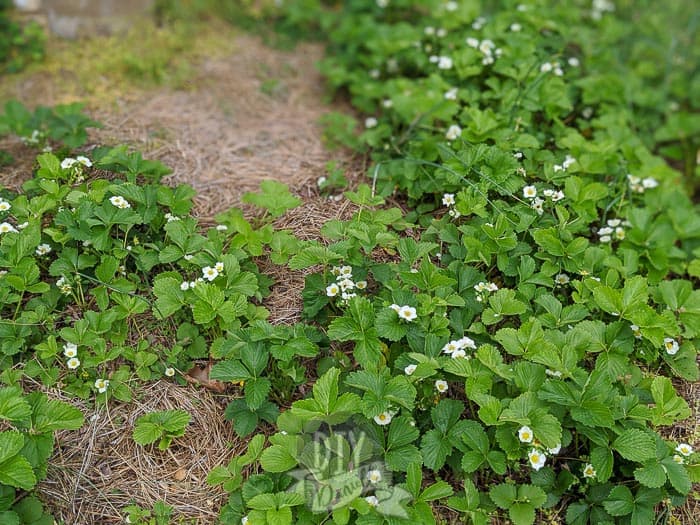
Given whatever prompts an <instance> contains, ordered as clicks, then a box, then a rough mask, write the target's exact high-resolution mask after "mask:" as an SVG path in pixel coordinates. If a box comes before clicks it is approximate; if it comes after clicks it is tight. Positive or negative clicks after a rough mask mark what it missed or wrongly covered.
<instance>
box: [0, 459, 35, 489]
mask: <svg viewBox="0 0 700 525" xmlns="http://www.w3.org/2000/svg"><path fill="white" fill-rule="evenodd" d="M0 483H4V484H5V485H10V486H11V487H17V488H19V489H24V490H31V489H32V488H34V485H36V483H37V479H36V476H35V475H34V470H33V469H32V466H31V465H30V464H29V461H27V458H25V457H24V456H13V457H11V458H10V459H8V460H6V461H3V462H2V463H0Z"/></svg>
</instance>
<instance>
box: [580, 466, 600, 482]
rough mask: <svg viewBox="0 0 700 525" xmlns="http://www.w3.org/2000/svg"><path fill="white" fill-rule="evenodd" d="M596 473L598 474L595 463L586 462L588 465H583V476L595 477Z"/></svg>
mask: <svg viewBox="0 0 700 525" xmlns="http://www.w3.org/2000/svg"><path fill="white" fill-rule="evenodd" d="M596 474H597V472H596V471H595V469H594V468H593V465H591V464H590V463H586V466H585V467H583V477H584V478H590V479H595V477H596Z"/></svg>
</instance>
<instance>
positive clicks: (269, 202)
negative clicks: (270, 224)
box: [242, 180, 301, 217]
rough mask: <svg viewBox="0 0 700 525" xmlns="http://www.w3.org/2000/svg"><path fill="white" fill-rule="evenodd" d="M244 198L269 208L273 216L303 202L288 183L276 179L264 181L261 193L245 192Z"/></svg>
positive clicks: (282, 213)
mask: <svg viewBox="0 0 700 525" xmlns="http://www.w3.org/2000/svg"><path fill="white" fill-rule="evenodd" d="M242 200H243V202H246V203H248V204H254V205H255V206H259V207H260V208H264V209H266V210H268V211H269V212H270V215H272V216H273V217H279V216H281V215H284V213H285V212H286V211H287V210H291V209H292V208H296V207H297V206H299V205H300V204H301V199H299V198H298V197H295V196H294V195H292V194H291V193H290V192H289V187H288V186H287V185H286V184H283V183H281V182H278V181H276V180H264V181H262V182H261V183H260V192H259V193H244V194H243V198H242Z"/></svg>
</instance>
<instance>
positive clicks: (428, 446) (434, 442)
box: [421, 429, 452, 470]
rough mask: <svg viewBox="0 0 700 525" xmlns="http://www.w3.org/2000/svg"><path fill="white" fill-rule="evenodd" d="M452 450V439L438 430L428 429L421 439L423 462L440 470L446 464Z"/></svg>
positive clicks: (433, 468) (431, 467)
mask: <svg viewBox="0 0 700 525" xmlns="http://www.w3.org/2000/svg"><path fill="white" fill-rule="evenodd" d="M450 452H452V444H451V443H450V439H449V438H448V437H446V436H444V435H443V434H442V433H440V432H439V431H438V430H435V429H432V430H428V431H427V432H426V433H425V434H423V438H422V439H421V453H422V454H423V464H424V465H425V466H426V467H428V468H430V469H432V470H439V469H440V468H442V466H443V465H444V464H445V460H446V459H447V456H448V455H449V454H450Z"/></svg>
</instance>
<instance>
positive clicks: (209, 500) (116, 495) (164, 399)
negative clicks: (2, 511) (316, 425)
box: [37, 381, 246, 525]
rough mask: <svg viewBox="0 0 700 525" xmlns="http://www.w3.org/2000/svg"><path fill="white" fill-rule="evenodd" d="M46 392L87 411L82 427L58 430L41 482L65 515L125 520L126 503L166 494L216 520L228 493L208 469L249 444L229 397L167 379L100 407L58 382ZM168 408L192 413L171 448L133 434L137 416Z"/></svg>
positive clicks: (72, 520)
mask: <svg viewBox="0 0 700 525" xmlns="http://www.w3.org/2000/svg"><path fill="white" fill-rule="evenodd" d="M47 393H48V394H49V395H50V396H51V397H52V398H54V399H62V400H63V401H67V402H69V403H71V404H73V405H74V406H77V407H78V408H80V409H81V410H82V412H83V414H85V425H84V426H83V427H82V428H81V429H80V430H76V431H62V432H58V433H57V434H56V449H55V451H54V455H53V457H52V459H51V461H50V463H49V468H48V475H47V478H46V479H45V480H44V481H42V482H41V483H40V485H39V486H38V488H37V493H38V494H39V495H40V497H41V498H42V499H43V500H44V501H46V502H47V503H48V504H49V505H50V508H51V510H52V512H53V513H54V515H55V517H56V519H57V520H58V522H59V523H66V524H75V525H82V524H85V525H89V524H105V525H107V524H112V523H114V524H116V523H124V517H125V514H124V511H123V509H124V507H126V506H128V505H131V504H138V505H141V506H143V507H145V508H150V507H151V506H152V505H153V503H154V502H156V501H159V500H161V501H164V502H165V503H167V504H168V505H172V506H173V507H174V508H175V512H174V515H175V516H177V517H178V518H185V519H187V520H192V522H194V523H202V524H204V523H214V522H216V519H217V516H218V512H219V508H220V507H221V505H222V504H224V503H225V502H226V494H225V493H224V491H223V490H222V489H220V488H217V487H210V486H208V485H207V484H206V477H207V474H208V473H209V472H210V471H211V470H212V469H213V468H214V467H216V466H218V465H225V464H227V463H228V462H229V461H230V460H231V459H232V458H233V457H234V456H236V455H238V454H241V453H243V452H244V451H245V448H246V442H245V441H244V440H241V439H239V438H238V437H237V436H236V435H235V434H234V432H233V429H232V427H231V424H230V423H229V422H227V421H224V419H223V416H222V414H223V407H224V405H225V401H226V400H225V399H222V397H221V396H216V395H214V394H212V393H211V392H209V391H207V390H204V389H196V388H183V387H182V386H179V385H177V384H175V383H172V382H167V381H157V382H155V383H150V384H145V385H143V384H142V385H139V386H138V389H137V390H136V392H135V395H136V396H137V398H136V399H135V400H134V401H133V402H132V403H129V404H122V403H110V404H109V405H107V406H100V407H95V406H93V404H92V403H87V402H82V401H77V400H76V399H75V398H72V397H68V396H65V395H64V394H62V393H61V391H60V390H58V389H52V390H50V391H48V392H47ZM168 409H181V410H186V411H187V412H188V413H189V414H190V415H191V418H192V419H191V421H190V424H189V425H188V427H187V430H186V433H185V436H184V437H182V438H179V439H176V440H174V441H173V444H172V445H171V446H170V448H169V449H168V450H166V451H160V450H158V448H157V446H156V445H149V446H145V447H144V446H141V445H137V444H136V443H135V442H134V440H133V439H132V431H133V428H134V422H135V420H136V418H138V417H139V416H141V415H144V414H147V413H150V412H153V411H156V410H168Z"/></svg>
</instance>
